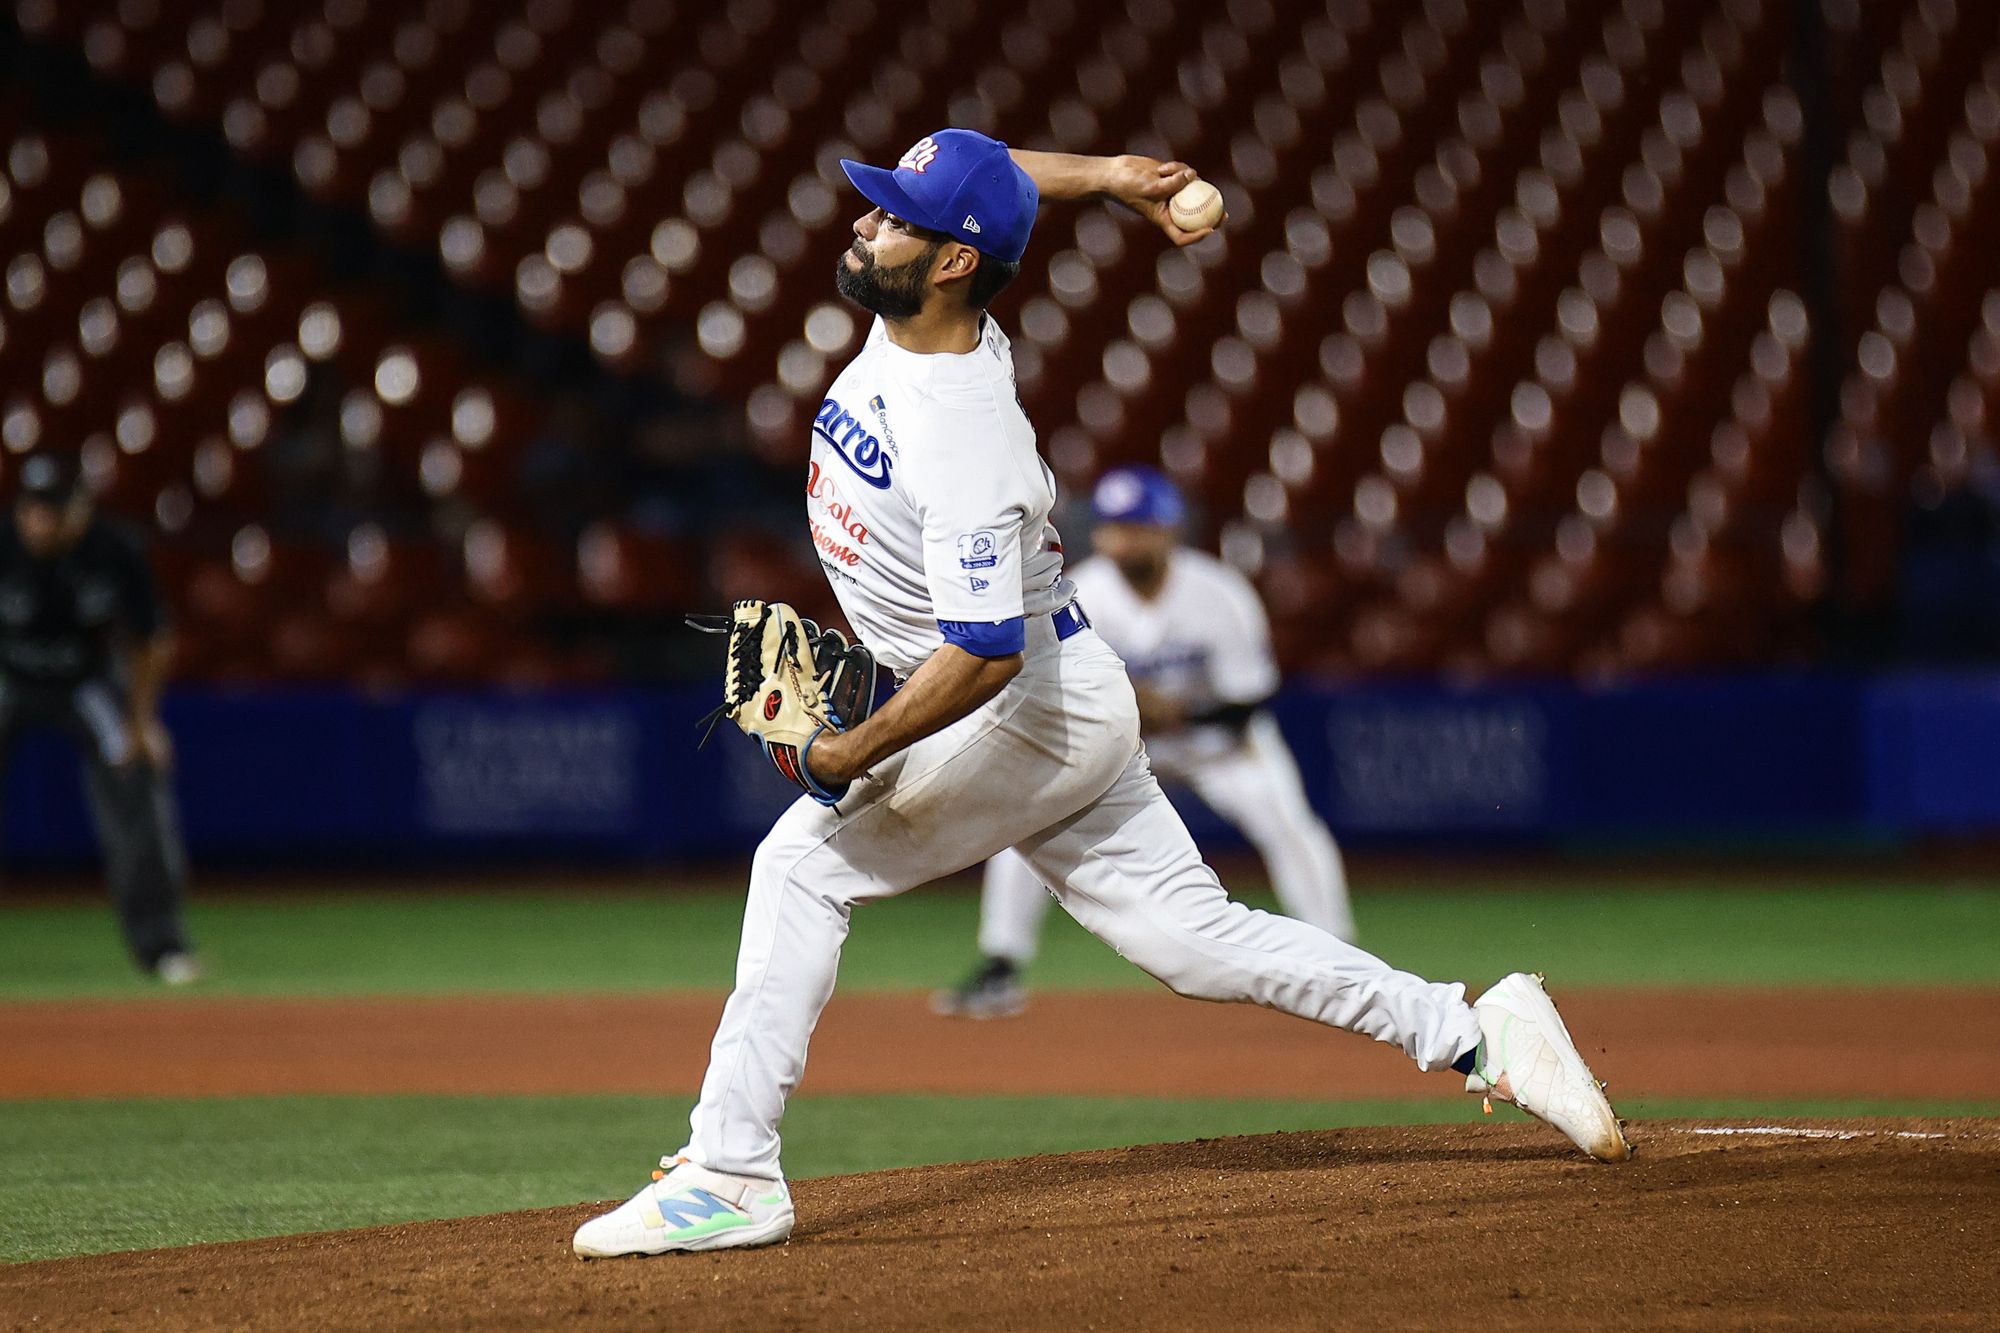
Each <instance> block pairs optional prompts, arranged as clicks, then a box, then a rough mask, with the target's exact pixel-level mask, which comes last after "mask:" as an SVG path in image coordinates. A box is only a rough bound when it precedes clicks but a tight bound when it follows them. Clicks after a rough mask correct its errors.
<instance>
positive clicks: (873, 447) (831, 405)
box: [813, 398, 895, 491]
mask: <svg viewBox="0 0 2000 1333" xmlns="http://www.w3.org/2000/svg"><path fill="white" fill-rule="evenodd" d="M813 434H815V435H817V436H819V438H820V439H822V440H825V441H826V444H827V447H828V448H829V449H831V450H833V452H834V453H836V454H838V455H840V461H841V462H843V463H845V464H847V466H848V467H850V468H852V469H854V475H855V476H857V477H859V478H861V480H863V481H865V482H867V483H868V484H869V485H870V486H873V487H874V488H875V489H876V490H878V491H886V490H888V489H889V471H890V469H891V468H893V467H894V466H895V463H894V461H893V460H892V459H891V458H890V457H889V455H888V452H887V451H886V450H884V449H883V448H882V441H881V439H880V438H879V437H877V436H875V435H873V434H871V433H870V432H869V430H868V428H867V427H865V426H863V425H862V424H861V423H860V422H859V421H856V420H855V419H854V414H853V413H852V412H849V411H848V410H847V409H846V408H844V407H842V406H841V405H840V404H839V403H837V402H835V401H834V400H833V399H831V398H828V399H826V400H825V401H823V402H822V403H820V405H819V414H818V415H817V416H815V417H814V418H813Z"/></svg>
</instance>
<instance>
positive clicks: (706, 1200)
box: [659, 1189, 750, 1229]
mask: <svg viewBox="0 0 2000 1333" xmlns="http://www.w3.org/2000/svg"><path fill="white" fill-rule="evenodd" d="M659 1207H660V1223H661V1225H663V1226H670V1227H675V1228H682V1227H691V1226H693V1225H695V1224H696V1223H697V1222H706V1221H710V1220H711V1219H734V1220H735V1222H736V1224H737V1225H741V1224H743V1223H745V1222H748V1221H749V1220H750V1219H749V1218H747V1217H744V1216H743V1215H742V1214H741V1213H739V1212H737V1210H736V1209H735V1208H733V1207H731V1206H730V1205H729V1204H727V1203H724V1202H723V1201H722V1200H721V1199H718V1198H716V1197H715V1196H714V1195H713V1194H710V1193H709V1192H708V1191H707V1190H704V1189H691V1190H688V1191H687V1192H686V1193H684V1194H677V1195H675V1196H674V1197H673V1198H670V1199H661V1200H660V1201H659ZM729 1224H730V1223H729V1222H728V1221H717V1222H716V1223H715V1225H716V1226H726V1225H729ZM711 1229H712V1228H711Z"/></svg>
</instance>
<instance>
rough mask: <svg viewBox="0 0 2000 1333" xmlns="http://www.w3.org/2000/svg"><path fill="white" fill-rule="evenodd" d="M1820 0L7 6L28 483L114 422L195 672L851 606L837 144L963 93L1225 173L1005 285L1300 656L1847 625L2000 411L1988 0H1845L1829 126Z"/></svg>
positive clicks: (1752, 639)
mask: <svg viewBox="0 0 2000 1333" xmlns="http://www.w3.org/2000/svg"><path fill="white" fill-rule="evenodd" d="M1810 8H1811V6H1800V5H1795V4H1793V3H1791V0H1493V2H1492V3H1477V2H1476V0H1424V2H1423V3H1421V4H1419V3H1412V2H1411V0H1377V2H1376V3H1372V4H1371V3H1369V2H1368V0H1325V3H1323V4H1322V3H1319V2H1318V0H1299V2H1298V3H1287V2H1285V0H1226V2H1224V3H1218V2H1216V0H1207V2H1203V3H1196V2H1195V0H1124V2H1123V3H1106V4H1092V3H1082V2H1081V0H1027V3H1025V4H1024V5H1021V6H1017V7H1012V8H1009V9H1007V10H1005V11H1001V12H999V13H997V14H996V12H994V11H989V10H987V9H985V8H983V7H981V6H978V5H976V4H975V3H973V0H912V3H911V4H908V5H900V6H898V5H889V4H885V3H877V0H832V2H831V3H827V4H825V5H823V6H822V5H810V6H807V5H798V6H793V5H786V4H779V3H776V0H729V2H728V3H722V4H694V3H675V0H629V2H623V0H603V2H602V3H584V2H582V0H526V2H525V3H513V2H512V0H509V2H508V3H495V4H475V3H473V0H324V3H321V2H320V0H301V2H300V3H297V4H292V3H282V4H281V3H276V0H20V3H18V5H17V6H16V9H15V15H14V18H15V21H16V23H17V24H18V32H17V33H15V34H13V35H12V36H11V37H10V41H11V43H12V46H13V54H12V56H11V58H10V60H9V66H10V70H11V72H10V74H9V76H8V80H7V82H6V83H5V84H4V85H0V151H4V154H5V163H4V165H5V173H4V176H0V237H4V238H5V244H4V250H5V253H4V254H0V263H4V264H5V267H6V304H5V306H4V308H0V442H4V449H5V453H4V455H0V489H5V488H6V487H8V486H10V485H11V483H12V470H11V468H9V467H7V466H6V459H8V458H11V457H13V456H16V455H18V454H20V453H22V452H25V451H26V450H28V449H30V448H33V447H35V446H37V445H43V444H46V445H56V446H60V447H74V448H78V449H80V450H81V453H82V457H83V460H84V463H85V466H86V468H87V469H88V472H89V475H90V476H91V477H92V479H93V480H94V481H95V483H96V484H97V485H98V486H99V487H100V488H101V490H102V491H103V493H104V496H105V499H106V503H107V504H108V505H109V506H110V507H112V508H114V509H116V510H119V511H121V512H124V513H127V514H130V515H134V516H145V517H147V518H149V519H150V521H151V522H152V524H153V525H154V526H155V527H156V528H157V529H158V531H159V532H160V533H161V534H162V538H163V541H162V547H161V565H162V569H163V572H164V573H165V575H166V577H167V580H168V584H169V587H170V590H171V592H172V595H173V596H174V598H175V600H176V601H177V603H178V604H179V605H180V607H181V609H182V614H183V616H184V619H185V621H186V623H187V624H188V626H189V627H190V630H191V632H190V633H189V634H188V635H187V644H188V647H187V661H186V671H187V672H188V673H189V674H192V675H195V676H197V677H202V678H209V679H219V680H263V679H280V680H297V679H322V678H333V679H357V680H361V681H364V682H370V683H378V684H385V685H386V684H394V683H397V682H404V681H409V682H451V681H467V680H474V681H484V680H503V681H519V682H537V681H563V680H572V679H588V678H591V677H594V676H600V675H605V674H610V673H614V672H618V673H628V672H632V671H635V670H637V671H649V670H664V669H670V667H671V663H670V662H669V661H667V660H666V658H663V657H657V656H653V657H649V656H648V655H647V652H646V650H645V649H643V647H642V648H640V649H637V650H635V649H634V648H633V645H634V644H640V645H643V644H645V643H647V642H650V641H652V640H654V639H657V638H659V637H660V636H663V635H666V634H667V633H668V630H667V628H666V627H668V626H671V625H672V624H673V623H674V622H675V621H676V619H677V616H678V613H679V612H680V611H681V610H683V609H688V608H694V607H701V606H709V605H713V604H714V603H715V602H717V601H719V600H721V599H723V598H726V597H729V596H734V595H741V594H744V593H747V592H750V591H757V592H759V593H761V594H763V595H767V596H770V595H776V596H789V597H791V598H793V599H795V600H798V601H800V602H802V603H804V604H805V605H807V606H809V607H813V608H815V609H821V610H823V609H824V608H825V604H826V600H827V599H826V595H825V593H824V590H823V588H822V586H821V580H820V578H819V576H818V573H817V571H816V570H815V569H814V567H813V566H812V563H811V556H810V551H809V549H808V547H807V546H806V545H805V542H804V532H803V525H802V524H797V523H796V522H787V521H785V520H788V519H795V517H796V516H795V514H794V512H793V509H794V507H795V505H796V496H795V489H796V479H797V466H798V463H799V462H801V461H802V460H803V457H804V453H805V439H804V427H805V424H806V423H807V422H808V421H809V419H810V416H811V411H812V408H813V407H814V405H815V404H816V403H817V401H818V397H819V395H820V394H821V392H822V390H823V388H824V386H825V384H826V383H827V382H828V380H829V379H830V378H831V375H832V374H833V373H834V371H835V370H836V369H837V367H838V364H839V362H840V361H841V359H842V358H843V357H845V356H846V355H848V354H849V353H851V352H852V350H853V349H854V348H855V347H856V346H857V344H858V340H859V338H860V336H861V335H862V333H863V332H864V331H865V329H864V326H863V325H862V324H861V323H860V321H859V320H858V319H857V318H856V317H855V315H854V313H853V312H852V311H850V310H849V309H848V308H847V307H845V306H843V305H841V304H840V303H839V302H838V301H837V299H836V298H835V297H834V296H833V292H832V283H831V280H830V274H829V272H828V267H829V265H830V264H831V263H832V259H833V257H834V256H835V255H836V254H837V253H838V252H839V251H840V249H841V247H842V240H843V237H844V235H845V232H846V229H847V227H848V226H849V224H850V222H851V219H852V217H853V215H854V214H855V213H856V212H858V211H859V204H858V203H857V201H856V200H855V199H854V197H853V196H852V194H851V192H849V191H848V190H847V189H846V187H845V182H844V180H843V178H842V176H841V174H840V171H839V168H838V165H837V159H838V158H840V157H841V156H859V157H863V158H870V159H874V160H887V159H892V158H893V157H894V156H895V154H896V153H897V152H898V151H900V149H901V148H902V146H903V145H904V144H905V143H906V142H908V141H910V140H912V139H914V138H916V137H917V136H919V135H920V134H922V133H924V132H927V131H928V130H930V129H933V128H935V127H936V126H937V125H939V124H942V123H946V122H950V123H954V124H961V125H968V126H971V127H974V128H979V129H983V130H986V131H988V132H991V133H995V134H998V135H1000V136H1001V137H1003V138H1006V139H1008V140H1009V141H1010V142H1012V143H1015V144H1017V145H1019V146H1024V147H1038V148H1055V149H1064V150H1071V151H1083V152H1100V151H1115V150H1121V149H1129V150H1131V151H1137V152H1144V153H1150V154H1154V155H1158V156H1162V157H1180V158H1183V159H1185V160H1188V161H1190V162H1191V163H1193V164H1195V165H1196V166H1197V167H1198V168H1200V169H1201V170H1202V171H1203V172H1204V174H1206V175H1207V176H1209V177H1210V178H1211V179H1213V180H1215V181H1216V183H1217V184H1219V185H1220V186H1221V188H1222V190H1223V193H1224V196H1225V198H1226V200H1227V201H1228V205H1229V209H1230V214H1231V221H1230V224H1229V226H1228V227H1227V229H1226V230H1225V231H1224V232H1223V233H1222V234H1221V235H1219V236H1218V237H1216V238H1214V239H1211V240H1209V241H1207V242H1204V243H1203V244H1201V245H1199V246H1196V247H1193V248H1190V249H1188V250H1184V251H1176V250H1171V249H1168V248H1166V247H1165V246H1164V245H1163V244H1162V243H1161V242H1160V241H1159V238H1158V237H1157V236H1156V235H1154V234H1152V233H1151V232H1149V231H1148V230H1147V229H1146V228H1145V227H1144V226H1143V225H1142V224H1141V223H1140V222H1139V221H1138V220H1137V219H1135V218H1132V217H1129V216H1127V215H1124V214H1122V213H1120V212H1116V211H1113V210H1108V209H1099V208H1084V209H1051V210H1047V211H1045V213H1044V216H1043V219H1042V222H1041V227H1040V231H1039V234H1038V237H1037V241H1036V244H1035V246H1034V248H1033V249H1031V251H1030V253H1029V257H1028V261H1027V264H1026V265H1025V266H1024V269H1023V273H1022V278H1021V280H1020V281H1019V282H1018V283H1017V284H1016V287H1015V289H1014V290H1012V291H1010V292H1009V293H1008V294H1007V295H1006V296H1005V297H1003V298H1002V300H1001V302H1000V303H999V306H998V312H999V314H1000V317H1001V318H1002V319H1003V320H1004V321H1005V322H1006V323H1007V325H1008V326H1009V327H1010V329H1011V330H1013V331H1014V334H1015V346H1016V349H1017V354H1018V370H1019V382H1020V390H1021V395H1022V398H1023V401H1024V402H1025V404H1026V406H1027V408H1028V411H1029V414H1030V416H1031V417H1032V418H1033V419H1034V421H1035V422H1036V424H1037V426H1038V428H1039V429H1040V431H1041V435H1042V440H1043V447H1044V450H1045V452H1046V454H1047V456H1048V457H1049V460H1050V462H1051V464H1052V465H1053V466H1054V467H1055V468H1056V470H1057V472H1058V474H1059V476H1060V478H1061V480H1062V481H1063V483H1064V486H1065V489H1066V490H1067V491H1068V492H1069V493H1070V494H1072V495H1074V494H1078V493H1080V492H1081V491H1082V490H1083V488H1084V487H1086V486H1087V484H1088V483H1089V481H1090V480H1091V479H1092V478H1093V477H1094V476H1095V475H1096V473H1097V472H1098V471H1100V470H1102V469H1103V468H1104V467H1106V466H1109V465H1111V464H1113V463H1119V462H1127V461H1134V460H1141V459H1144V460H1152V461H1157V462H1158V463H1160V464H1161V465H1162V466H1164V467H1165V468H1167V469H1168V470H1169V471H1170V472H1171V473H1172V474H1173V475H1174V476H1176V477H1177V478H1179V479H1180V480H1181V481H1182V482H1183V483H1184V485H1186V486H1187V487H1188V488H1189V489H1190V490H1191V491H1192V492H1193V493H1194V494H1195V495H1196V496H1198V497H1199V499H1200V501H1201V512H1202V515H1203V518H1202V520H1201V523H1202V530H1201V531H1200V532H1199V533H1198V536H1199V537H1200V538H1201V539H1203V540H1204V541H1208V542H1211V543H1213V544H1214V545H1216V546H1217V547H1219V549H1220V550H1221V551H1222V552H1223V554H1224V555H1225V557H1226V558H1228V559H1229V560H1231V561H1232V562H1234V563H1235V564H1237V565H1238V566H1240V567H1242V568H1244V569H1245V570H1246V571H1249V572H1251V573H1252V574H1253V575H1254V576H1255V577H1256V578H1257V579H1258V581H1259V582H1260V584H1261V586H1262V588H1263V589H1264V591H1265V593H1266V596H1267V597H1268V599H1269V601H1270V603H1271V606H1272V608H1273V611H1274V613H1275V614H1274V619H1275V621H1276V624H1277V626H1278V633H1279V637H1280V645H1279V646H1280V651H1281V654H1282V656H1283V659H1284V661H1285V662H1286V664H1287V665H1288V666H1289V667H1291V668H1293V669H1303V670H1309V671H1316V672H1322V673H1333V674H1362V675H1381V674H1404V673H1430V672H1436V671H1445V672H1448V673H1450V674H1453V675H1455V676H1463V677H1482V676H1516V675H1541V674H1575V675H1582V676H1585V677H1589V678H1600V677H1604V676H1615V675H1619V674H1624V673H1632V672H1647V671H1657V670H1662V669H1674V668H1686V667H1713V666H1730V665H1742V664H1757V663H1765V662H1771V661H1798V660H1811V659H1812V658H1814V657H1815V656H1816V655H1818V654H1820V653H1822V652H1824V651H1825V645H1824V643H1823V641H1822V640H1823V635H1822V633H1821V627H1823V626H1824V625H1825V624H1826V623H1827V617H1825V616H1824V615H1816V614H1815V613H1814V611H1815V608H1816V607H1820V606H1822V604H1824V603H1827V602H1829V601H1831V602H1832V603H1834V604H1837V605H1839V606H1842V607H1845V608H1848V609H1849V610H1850V611H1851V612H1853V613H1854V615H1856V616H1859V617H1865V616H1866V615H1868V614H1869V613H1871V612H1875V611H1880V610H1882V609H1884V608H1886V607H1888V606H1889V605H1891V604H1892V603H1893V601H1894V599H1895V596H1896V582H1897V570H1898V554H1899V551H1900V550H1901V547H1902V542H1903V536H1902V533H1903V528H1904V525H1905V523H1906V521H1907V514H1908V511H1909V509H1910V506H1911V505H1912V503H1913V502H1922V501H1923V500H1924V499H1925V498H1926V497H1935V496H1940V495H1943V494H1945V493H1947V492H1949V491H1951V490H1952V489H1954V488H1956V487H1958V486H1960V485H1962V484H1963V483H1964V482H1965V480H1966V478H1967V477H1968V475H1969V474H1971V473H1972V472H1973V471H1974V470H1975V469H1976V468H1977V467H1979V466H1980V465H1981V464H1982V460H1990V455H1991V450H1992V445H1991V438H1990V437H1991V428H1990V425H1989V423H1990V421H1991V420H1992V418H1993V415H1994V412H1995V409H1996V405H2000V404H1996V398H2000V254H1996V252H1995V250H1994V248H1993V247H1992V246H1991V245H1990V244H1989V243H1986V242H1983V241H1981V240H1980V238H1981V237H1990V236H1991V235H1992V234H1993V232H1994V226H1995V222H1996V220H2000V188H1996V185H1995V182H1994V179H1993V173H1992V172H1991V170H1990V154H1991V152H1992V151H1994V148H1995V143H1996V140H1997V139H2000V7H1995V6H1992V5H1988V4H1980V3H1970V0H1961V3H1957V4H1954V3H1952V2H1951V0H1921V2H1915V3H1890V2H1888V0H1882V2H1881V3H1874V2H1872V0H1871V2H1865V3H1864V0H1823V3H1822V4H1821V6H1820V10H1821V12H1822V15H1823V20H1824V30H1823V32H1822V33H1821V34H1820V37H1821V39H1822V40H1821V41H1820V43H1819V44H1820V45H1822V46H1823V48H1824V71H1823V73H1824V78H1823V79H1820V80H1818V81H1816V82H1813V83H1811V84H1810V86H1809V88H1808V91H1809V93H1810V96H1809V98H1808V101H1809V102H1810V103H1811V104H1812V107H1811V109H1812V111H1813V114H1814V115H1819V116H1823V117H1824V120H1823V121H1816V120H1813V119H1811V118H1809V116H1808V114H1807V111H1808V107H1807V106H1802V103H1801V99H1800V97H1799V95H1798V94H1797V92H1795V88H1799V87H1807V85H1804V84H1801V83H1800V82H1799V79H1798V78H1797V77H1795V75H1796V74H1797V65H1798V57H1799V54H1800V52H1801V51H1802V50H1804V49H1806V48H1805V44H1802V43H1801V41H1800V37H1801V34H1800V33H1798V32H1797V31H1795V30H1794V27H1793V23H1794V19H1795V16H1796V14H1797V13H1798V12H1800V11H1802V10H1810ZM802 15H803V16H805V17H801V16H802ZM1815 144H1818V145H1821V146H1822V150H1823V152H1824V154H1825V156H1826V157H1827V158H1828V161H1826V162H1824V163H1822V164H1821V170H1822V171H1827V170H1829V169H1830V174H1829V175H1828V176H1827V185H1826V193H1825V204H1824V207H1818V206H1814V207H1807V204H1808V203H1814V204H1816V203H1817V196H1816V195H1812V196H1811V197H1809V191H1811V190H1813V189H1816V184H1817V177H1816V176H1815V175H1814V173H1813V170H1812V163H1813V162H1814V160H1815V159H1814V145H1815ZM204 163H208V164H211V167H210V168H202V169H197V168H201V167H202V164H204ZM191 164H192V165H191ZM1820 219H1824V228H1823V229H1822V230H1820V231H1815V230H1814V228H1815V223H1816V221H1817V220H1820ZM1821 236H1823V237H1825V239H1826V241H1827V245H1826V246H1825V248H1826V250H1827V251H1828V252H1829V255H1830V258H1831V259H1832V261H1833V263H1832V269H1831V271H1832V273H1833V274H1835V275H1837V283H1836V284H1835V285H1833V286H1831V287H1827V288H1826V289H1825V290H1823V291H1816V289H1815V283H1816V281H1820V279H1819V278H1818V277H1816V273H1815V270H1814V267H1813V263H1812V260H1813V255H1814V244H1815V238H1816V237H1821ZM433 294H435V297H436V299H435V300H432V299H431V297H432V295H433ZM495 330H501V331H512V332H510V333H508V334H507V336H504V337H503V336H501V334H500V333H496V332H495ZM1815 375H1818V376H1819V377H1820V378H1819V379H1818V380H1817V381H1816V380H1815ZM1834 376H1837V377H1838V380H1837V394H1836V393H1835V392H1834V389H1835V387H1836V381H1835V379H1834V378H1833V377H1834ZM1816 384H1817V385H1818V386H1819V393H1818V396H1817V397H1816V396H1815V385H1816ZM1816 404H1817V405H1818V410H1817V411H1816V406H1815V405H1816ZM1816 420H1821V421H1822V424H1823V426H1824V431H1823V437H1822V435H1821V433H1820V432H1818V431H1816V428H1815V421H1816ZM579 478H581V480H579Z"/></svg>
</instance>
